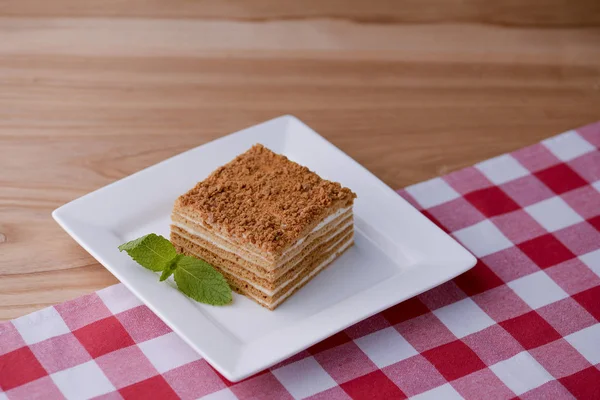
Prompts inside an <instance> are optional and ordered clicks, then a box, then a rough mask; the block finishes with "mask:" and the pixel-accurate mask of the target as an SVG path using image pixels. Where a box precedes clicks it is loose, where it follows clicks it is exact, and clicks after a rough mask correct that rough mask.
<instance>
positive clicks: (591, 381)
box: [559, 367, 600, 400]
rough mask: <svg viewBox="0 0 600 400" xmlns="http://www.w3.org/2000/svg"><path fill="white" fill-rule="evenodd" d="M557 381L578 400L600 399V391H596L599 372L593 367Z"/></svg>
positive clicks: (599, 377) (599, 378)
mask: <svg viewBox="0 0 600 400" xmlns="http://www.w3.org/2000/svg"><path fill="white" fill-rule="evenodd" d="M559 381H560V383H562V384H563V385H564V386H565V387H566V388H567V389H569V391H570V392H571V393H573V395H574V396H575V397H576V398H578V399H590V400H591V399H600V390H598V382H600V371H598V369H597V368H595V367H589V368H586V369H584V370H583V371H579V372H577V373H576V374H573V375H569V376H565V377H564V378H561V379H559Z"/></svg>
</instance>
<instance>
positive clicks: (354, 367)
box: [314, 341, 377, 383]
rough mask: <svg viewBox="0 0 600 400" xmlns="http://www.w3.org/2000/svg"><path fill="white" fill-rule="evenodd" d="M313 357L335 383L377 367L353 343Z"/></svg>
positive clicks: (346, 380) (345, 380)
mask: <svg viewBox="0 0 600 400" xmlns="http://www.w3.org/2000/svg"><path fill="white" fill-rule="evenodd" d="M314 357H315V360H317V361H318V362H319V364H321V366H322V367H323V369H324V370H325V371H326V372H327V373H328V374H329V375H331V377H332V378H333V379H334V380H335V381H336V382H337V383H343V382H348V381H349V380H352V379H355V378H357V377H359V376H362V375H366V374H368V373H369V372H373V371H376V370H377V366H376V365H375V364H373V362H372V361H371V360H370V359H369V357H367V355H366V354H365V353H363V351H362V350H361V349H360V348H359V347H358V346H357V345H356V343H354V342H353V341H352V342H350V343H346V344H343V345H341V346H338V347H335V348H333V349H330V350H326V351H323V352H321V353H319V354H316V355H315V356H314Z"/></svg>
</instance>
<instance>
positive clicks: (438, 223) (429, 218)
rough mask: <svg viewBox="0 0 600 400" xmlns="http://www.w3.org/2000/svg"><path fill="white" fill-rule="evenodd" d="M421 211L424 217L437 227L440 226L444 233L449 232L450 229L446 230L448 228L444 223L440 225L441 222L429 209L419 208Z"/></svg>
mask: <svg viewBox="0 0 600 400" xmlns="http://www.w3.org/2000/svg"><path fill="white" fill-rule="evenodd" d="M421 213H422V214H423V215H424V216H425V217H427V219H428V220H430V221H431V222H433V223H434V224H435V225H436V226H437V227H438V228H440V229H441V230H443V231H444V232H446V233H450V231H449V230H448V228H446V227H445V226H444V225H442V223H441V222H440V221H438V220H437V218H436V217H434V216H433V215H432V214H431V213H430V212H429V211H426V210H421Z"/></svg>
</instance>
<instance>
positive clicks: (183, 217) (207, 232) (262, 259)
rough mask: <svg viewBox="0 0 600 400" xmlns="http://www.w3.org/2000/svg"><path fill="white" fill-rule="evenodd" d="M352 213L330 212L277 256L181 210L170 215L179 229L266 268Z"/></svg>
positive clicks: (278, 263)
mask: <svg viewBox="0 0 600 400" xmlns="http://www.w3.org/2000/svg"><path fill="white" fill-rule="evenodd" d="M350 215H352V210H351V207H346V208H340V209H338V210H335V211H334V212H333V213H332V214H330V215H328V216H327V217H326V218H324V219H323V220H322V221H321V222H320V223H318V224H317V225H316V226H315V227H314V228H313V229H312V230H311V231H310V232H309V233H308V234H307V235H305V236H304V237H302V238H300V239H299V240H298V241H297V242H296V243H294V244H293V245H292V246H290V247H289V248H288V249H287V250H286V251H285V252H282V253H281V254H279V255H278V256H277V257H274V255H273V254H268V253H266V252H260V251H257V250H256V249H252V248H249V247H248V246H240V245H239V244H237V243H235V241H233V240H232V238H229V237H227V236H226V235H224V234H222V233H219V232H216V231H215V230H214V229H212V228H211V226H210V225H208V224H206V223H204V222H203V221H200V220H197V219H194V218H193V217H192V216H191V215H188V214H186V213H185V212H183V211H181V210H174V211H173V214H172V215H171V219H172V221H173V224H174V225H175V226H177V227H179V228H181V229H184V230H187V231H188V232H189V233H190V234H193V235H195V236H198V237H200V238H202V239H204V240H205V241H207V242H210V243H212V244H213V245H214V246H216V247H219V248H220V249H221V250H223V251H228V252H230V253H232V255H235V256H236V257H239V258H242V259H244V260H246V261H248V262H250V263H253V264H256V265H258V266H260V267H263V268H264V269H267V270H273V269H277V268H279V267H280V266H281V265H282V264H284V263H286V262H287V261H288V260H289V259H290V258H292V257H293V256H295V255H296V254H297V253H299V252H300V251H302V246H303V245H306V244H307V243H308V242H310V240H311V239H312V238H313V237H316V236H318V234H319V232H321V231H322V230H323V229H325V228H327V227H328V226H329V225H330V224H334V223H336V222H338V221H341V220H342V219H343V218H346V217H347V216H350Z"/></svg>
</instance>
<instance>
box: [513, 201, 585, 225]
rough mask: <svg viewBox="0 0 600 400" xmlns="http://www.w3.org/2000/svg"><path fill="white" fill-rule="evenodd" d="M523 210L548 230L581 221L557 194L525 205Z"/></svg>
mask: <svg viewBox="0 0 600 400" xmlns="http://www.w3.org/2000/svg"><path fill="white" fill-rule="evenodd" d="M525 211H526V212H527V213H528V214H529V215H531V216H532V217H533V219H535V220H536V221H537V222H538V223H539V224H540V225H541V226H543V227H544V228H545V229H546V230H547V231H549V232H554V231H557V230H559V229H563V228H566V227H567V226H571V225H575V224H577V223H579V222H582V221H583V218H581V216H580V215H579V214H577V213H576V212H575V211H573V209H572V208H571V207H570V206H569V205H568V204H567V203H566V202H565V201H564V200H563V199H561V198H560V197H558V196H557V197H551V198H549V199H547V200H542V201H540V202H539V203H535V204H532V205H530V206H527V207H525Z"/></svg>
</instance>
